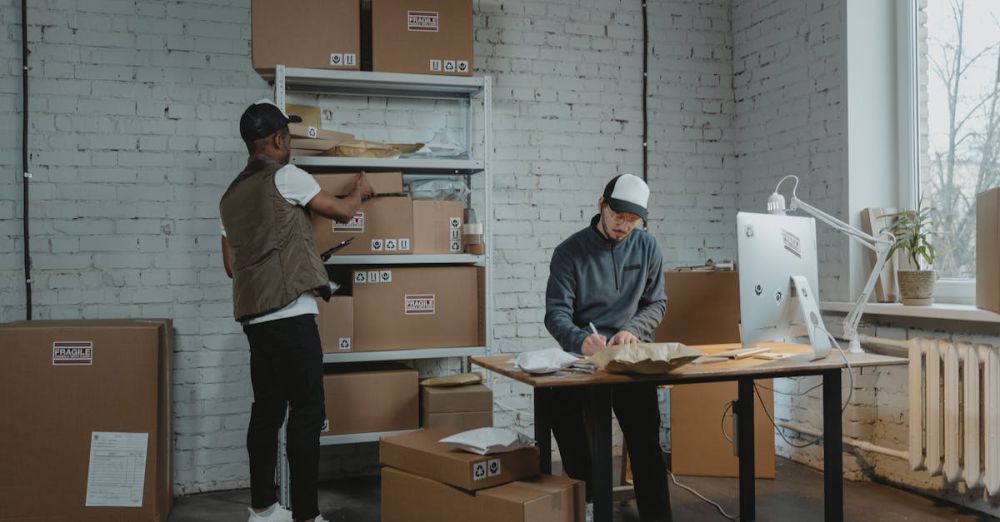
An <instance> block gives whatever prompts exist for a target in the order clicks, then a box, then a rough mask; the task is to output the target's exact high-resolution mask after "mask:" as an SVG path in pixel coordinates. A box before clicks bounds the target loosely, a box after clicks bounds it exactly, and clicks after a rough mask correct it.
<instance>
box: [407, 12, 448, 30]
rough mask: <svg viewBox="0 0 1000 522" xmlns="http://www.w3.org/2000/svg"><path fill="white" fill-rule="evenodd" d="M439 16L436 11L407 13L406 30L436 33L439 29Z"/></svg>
mask: <svg viewBox="0 0 1000 522" xmlns="http://www.w3.org/2000/svg"><path fill="white" fill-rule="evenodd" d="M440 21H441V16H440V15H439V14H438V12H437V11H407V12H406V30H408V31H417V32H423V33H436V32H438V30H439V29H440Z"/></svg>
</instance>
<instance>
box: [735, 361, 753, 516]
mask: <svg viewBox="0 0 1000 522" xmlns="http://www.w3.org/2000/svg"><path fill="white" fill-rule="evenodd" d="M737 388H738V394H737V397H736V415H737V427H736V448H737V450H738V451H739V469H740V520H741V521H742V522H746V521H749V520H755V519H756V518H757V513H756V512H757V502H756V495H757V491H756V484H755V483H754V480H755V469H754V448H753V443H754V440H753V434H754V431H753V401H754V397H753V379H752V378H749V377H744V378H741V379H739V380H738V381H737Z"/></svg>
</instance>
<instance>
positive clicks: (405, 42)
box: [371, 0, 473, 76]
mask: <svg viewBox="0 0 1000 522" xmlns="http://www.w3.org/2000/svg"><path fill="white" fill-rule="evenodd" d="M371 4H372V13H371V20H372V22H371V34H372V70H374V71H382V72H401V73H423V74H444V75H457V76H471V75H472V69H473V63H472V0H372V2H371Z"/></svg>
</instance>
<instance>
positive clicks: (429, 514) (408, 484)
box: [382, 467, 586, 522]
mask: <svg viewBox="0 0 1000 522" xmlns="http://www.w3.org/2000/svg"><path fill="white" fill-rule="evenodd" d="M382 491H383V495H382V520H383V522H402V521H411V520H441V521H455V522H459V521H461V522H466V521H469V520H476V521H478V522H582V521H583V520H584V502H585V496H586V495H585V491H584V483H583V482H581V481H578V480H573V479H570V478H566V477H556V476H552V475H542V476H539V477H537V478H534V479H528V480H523V481H515V482H511V483H507V484H502V485H500V486H496V487H493V488H489V489H483V490H479V491H476V492H475V493H469V492H466V491H463V490H461V489H457V488H454V487H451V486H449V485H446V484H442V483H440V482H437V481H435V480H433V479H430V478H426V477H421V476H419V475H415V474H413V473H409V472H406V471H403V470H399V469H395V468H392V467H383V468H382Z"/></svg>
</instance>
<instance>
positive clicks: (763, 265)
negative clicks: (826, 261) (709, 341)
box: [736, 212, 832, 359]
mask: <svg viewBox="0 0 1000 522" xmlns="http://www.w3.org/2000/svg"><path fill="white" fill-rule="evenodd" d="M736 227H737V248H738V255H739V273H740V323H741V333H740V336H741V338H742V341H743V345H744V346H745V347H752V346H760V345H762V344H766V343H768V342H776V341H789V340H792V339H794V338H800V337H804V336H806V335H808V337H809V341H810V344H811V345H812V347H813V353H812V354H807V355H805V356H803V357H800V358H802V359H822V358H824V357H826V356H827V355H828V354H829V353H830V349H831V348H832V344H831V343H830V339H829V338H828V335H827V334H826V327H825V326H824V325H823V319H822V316H821V315H820V312H819V294H818V293H817V292H816V291H815V290H816V289H817V288H819V284H818V277H817V272H818V268H817V262H816V222H815V220H813V218H810V217H797V216H783V215H772V214H755V213H752V212H739V213H738V214H737V215H736Z"/></svg>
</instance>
